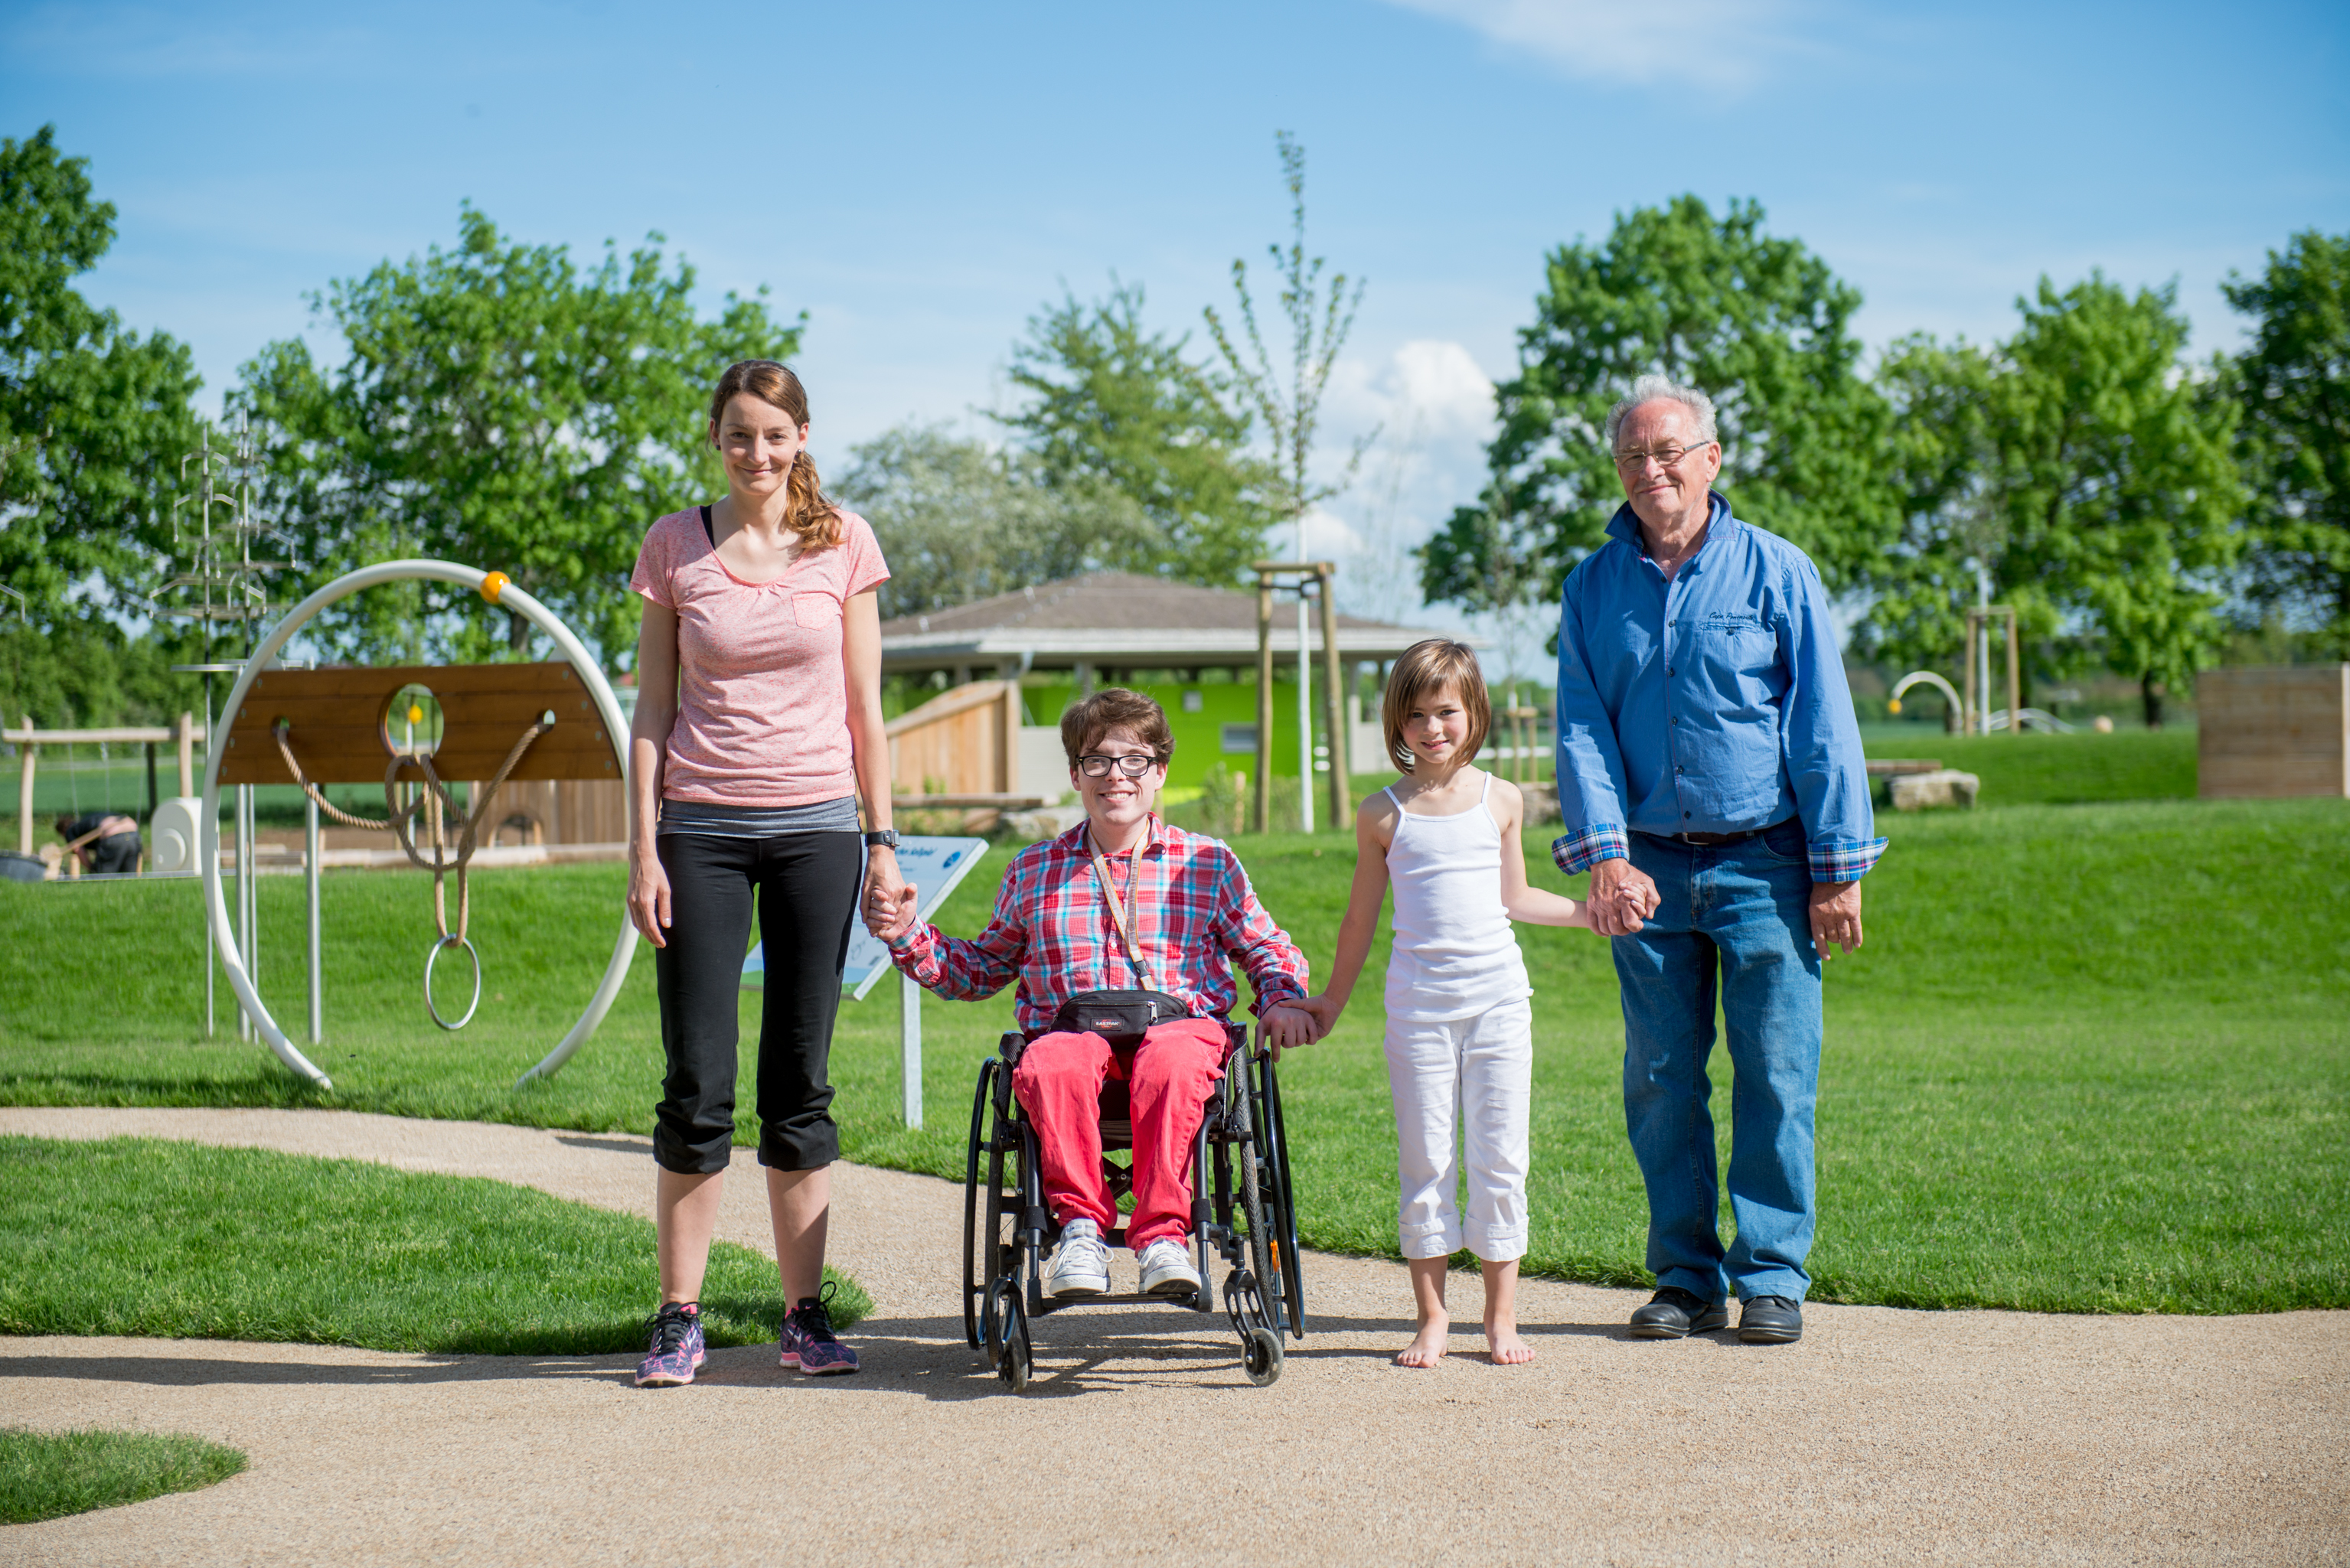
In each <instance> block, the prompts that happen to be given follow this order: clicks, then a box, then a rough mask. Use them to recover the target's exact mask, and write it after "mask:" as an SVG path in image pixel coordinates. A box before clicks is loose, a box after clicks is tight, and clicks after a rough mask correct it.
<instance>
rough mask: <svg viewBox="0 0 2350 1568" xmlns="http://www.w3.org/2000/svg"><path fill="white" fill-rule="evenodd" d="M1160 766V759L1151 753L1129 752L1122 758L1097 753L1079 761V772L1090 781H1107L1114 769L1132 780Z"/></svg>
mask: <svg viewBox="0 0 2350 1568" xmlns="http://www.w3.org/2000/svg"><path fill="white" fill-rule="evenodd" d="M1158 765H1159V759H1158V758H1157V757H1154V756H1152V755H1151V754H1150V753H1149V752H1129V753H1127V754H1126V755H1125V756H1122V757H1109V756H1104V755H1103V754H1102V753H1099V752H1096V753H1094V754H1093V755H1091V756H1088V757H1079V758H1078V759H1077V772H1079V773H1081V774H1085V775H1086V777H1087V778H1089V779H1106V778H1107V777H1109V771H1110V769H1112V768H1116V769H1117V770H1118V772H1120V773H1122V774H1125V775H1126V776H1127V777H1128V778H1130V779H1139V778H1140V777H1141V776H1142V775H1143V774H1147V773H1149V771H1150V770H1151V769H1152V768H1155V767H1157V766H1158Z"/></svg>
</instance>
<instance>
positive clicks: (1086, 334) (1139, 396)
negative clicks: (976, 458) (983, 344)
mask: <svg viewBox="0 0 2350 1568" xmlns="http://www.w3.org/2000/svg"><path fill="white" fill-rule="evenodd" d="M1142 303H1143V290H1142V286H1140V285H1139V284H1116V283H1114V285H1113V287H1112V288H1111V291H1110V294H1109V296H1108V297H1107V299H1102V300H1097V301H1096V302H1094V303H1093V304H1091V305H1081V304H1079V303H1078V301H1077V299H1076V296H1075V295H1068V296H1065V297H1064V298H1063V300H1062V302H1061V303H1060V304H1059V305H1057V306H1051V307H1048V308H1047V309H1046V310H1045V311H1044V312H1043V313H1042V314H1040V315H1037V316H1034V317H1030V318H1029V321H1028V336H1027V337H1026V338H1025V339H1024V341H1022V342H1021V343H1020V344H1018V345H1016V346H1015V347H1014V349H1013V351H1012V380H1013V383H1014V385H1015V386H1017V387H1019V388H1021V389H1023V390H1024V391H1025V392H1027V393H1028V394H1029V396H1030V399H1031V400H1030V401H1029V402H1028V404H1027V405H1026V406H1025V407H1024V408H1022V409H1021V410H1019V411H1018V412H1017V413H1014V414H1012V415H1009V416H1003V417H1001V422H1002V423H1003V424H1004V425H1005V426H1006V427H1007V428H1009V429H1011V430H1012V431H1015V432H1017V434H1018V437H1019V439H1020V440H1021V441H1022V442H1023V444H1024V446H1026V448H1027V449H1028V450H1029V451H1030V452H1033V453H1035V458H1036V461H1037V462H1038V464H1039V465H1041V469H1040V471H1041V472H1042V473H1043V475H1044V476H1045V480H1046V482H1047V483H1052V484H1055V485H1067V486H1071V487H1073V488H1075V489H1077V490H1079V491H1083V492H1087V493H1097V492H1098V491H1099V490H1100V489H1101V488H1102V487H1104V486H1107V487H1109V488H1111V489H1114V490H1117V491H1118V492H1120V493H1123V494H1125V495H1127V496H1128V497H1131V498H1132V500H1133V502H1134V503H1135V504H1137V505H1139V507H1140V508H1141V509H1142V511H1143V513H1144V514H1145V515H1147V516H1148V517H1149V519H1150V521H1151V522H1152V524H1155V525H1156V527H1157V529H1158V532H1159V545H1158V548H1157V552H1156V557H1157V558H1156V559H1155V560H1152V561H1150V562H1149V566H1147V567H1143V568H1139V569H1148V570H1153V571H1158V572H1162V573H1165V574H1166V575H1168V576H1174V577H1179V578H1181V579H1182V580H1184V581H1187V582H1195V583H1202V584H1206V585H1209V586H1211V587H1225V586H1228V585H1230V584H1231V583H1232V582H1233V581H1235V580H1236V579H1237V578H1239V577H1240V576H1241V575H1242V574H1243V572H1244V571H1245V570H1246V569H1247V566H1248V564H1249V563H1250V562H1251V561H1253V560H1255V559H1257V558H1258V557H1259V556H1261V555H1263V549H1264V530H1265V527H1266V525H1267V524H1268V523H1270V522H1271V521H1272V513H1271V511H1270V510H1269V509H1268V507H1267V506H1266V504H1265V501H1264V493H1265V491H1266V489H1267V482H1268V480H1269V478H1270V475H1269V474H1268V472H1266V470H1265V467H1264V465H1263V462H1260V461H1258V460H1257V459H1255V458H1253V457H1251V456H1250V455H1249V454H1248V452H1247V446H1248V440H1249V425H1250V420H1249V416H1248V415H1247V413H1246V412H1245V411H1236V410H1233V409H1232V408H1231V407H1230V406H1229V405H1228V404H1227V403H1226V401H1225V394H1226V392H1227V391H1228V390H1229V387H1228V385H1227V383H1225V382H1224V381H1222V379H1220V378H1218V377H1216V376H1214V375H1212V374H1211V373H1210V372H1209V371H1208V370H1206V369H1202V368H1201V367H1200V366H1198V365H1194V364H1193V363H1191V361H1190V360H1189V359H1187V358H1184V357H1183V347H1184V343H1185V341H1186V340H1185V339H1184V338H1180V337H1178V338H1176V339H1174V340H1173V341H1171V342H1170V340H1169V339H1168V338H1167V337H1165V336H1164V335H1163V334H1159V333H1153V332H1149V331H1148V330H1146V329H1145V328H1144V327H1143V325H1142Z"/></svg>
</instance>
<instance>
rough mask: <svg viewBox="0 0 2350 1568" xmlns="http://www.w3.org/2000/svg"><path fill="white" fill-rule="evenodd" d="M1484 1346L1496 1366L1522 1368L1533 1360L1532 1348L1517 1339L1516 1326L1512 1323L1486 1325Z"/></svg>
mask: <svg viewBox="0 0 2350 1568" xmlns="http://www.w3.org/2000/svg"><path fill="white" fill-rule="evenodd" d="M1485 1346H1486V1348H1487V1349H1488V1350H1490V1351H1491V1352H1492V1357H1493V1365H1494V1366H1523V1365H1525V1364H1526V1363H1527V1362H1529V1361H1532V1360H1533V1359H1534V1346H1533V1345H1528V1344H1527V1343H1526V1342H1525V1341H1524V1340H1523V1339H1520V1338H1519V1337H1518V1325H1517V1324H1513V1323H1510V1324H1492V1323H1489V1324H1486V1325H1485Z"/></svg>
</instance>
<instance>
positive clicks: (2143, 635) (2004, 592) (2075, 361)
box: [1863, 273, 2242, 726]
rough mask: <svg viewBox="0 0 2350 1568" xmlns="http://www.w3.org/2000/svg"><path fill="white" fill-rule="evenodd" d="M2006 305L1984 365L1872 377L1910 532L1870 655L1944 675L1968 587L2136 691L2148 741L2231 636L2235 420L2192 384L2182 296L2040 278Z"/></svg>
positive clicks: (1962, 350)
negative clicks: (2017, 316) (2226, 617)
mask: <svg viewBox="0 0 2350 1568" xmlns="http://www.w3.org/2000/svg"><path fill="white" fill-rule="evenodd" d="M2017 305H2018V308H2019V309H2020V310H2021V311H2022V317H2023V319H2022V325H2021V327H2019V328H2018V330H2017V331H2016V333H2015V335H2014V336H2013V337H2011V338H2009V339H2008V340H2007V341H2006V342H2005V343H2003V344H2002V345H2001V346H2000V347H1999V348H1997V349H1996V350H1995V351H1992V352H1990V353H1984V352H1982V351H1981V350H1977V349H1974V348H1969V347H1967V346H1966V345H1964V344H1958V345H1954V346H1951V347H1949V348H1944V347H1940V346H1938V345H1936V344H1934V343H1933V342H1932V341H1931V340H1930V339H1927V338H1922V337H1918V338H1909V339H1905V340H1904V341H1903V342H1901V343H1899V344H1897V345H1896V346H1895V348H1894V350H1893V352H1892V353H1890V354H1888V355H1887V359H1886V363H1885V365H1884V366H1883V367H1882V369H1881V371H1880V383H1881V385H1883V387H1884V388H1885V389H1886V391H1887V395H1888V397H1889V398H1890V400H1891V401H1892V403H1893V405H1894V406H1895V408H1896V409H1897V410H1898V413H1899V419H1898V424H1897V429H1896V433H1895V435H1894V436H1893V438H1892V439H1891V440H1890V441H1888V443H1887V451H1888V453H1889V454H1890V455H1889V457H1888V461H1887V471H1888V472H1890V473H1891V474H1893V475H1894V477H1895V479H1896V482H1897V483H1898V484H1900V485H1901V487H1902V490H1903V493H1904V498H1905V502H1906V506H1907V519H1906V522H1905V524H1904V531H1903V534H1902V535H1901V537H1900V539H1899V540H1898V544H1897V545H1896V546H1895V547H1894V548H1893V549H1892V550H1890V551H1888V552H1887V554H1886V556H1884V558H1883V559H1882V560H1881V561H1880V563H1879V567H1878V570H1877V572H1876V573H1875V574H1874V576H1873V581H1874V586H1875V587H1877V589H1878V596H1879V597H1877V602H1876V604H1875V605H1874V606H1873V607H1872V609H1871V612H1870V616H1869V618H1868V624H1867V626H1866V627H1865V628H1864V629H1863V643H1864V646H1866V647H1870V648H1871V649H1874V650H1877V651H1889V652H1901V653H1908V654H1910V655H1912V656H1914V657H1918V658H1921V659H1924V660H1925V661H1927V662H1941V661H1942V660H1943V659H1947V658H1948V657H1949V656H1950V654H1951V653H1952V652H1954V651H1955V650H1956V649H1958V647H1959V646H1960V637H1961V630H1960V627H1961V622H1960V616H1961V615H1962V614H1963V610H1964V607H1965V606H1967V605H1969V604H1972V603H1974V602H1975V599H1976V597H1977V590H1976V578H1975V574H1976V572H1977V570H1978V569H1980V570H1981V572H1982V573H1983V574H1984V575H1985V576H1987V577H1988V579H1989V582H1990V587H1991V594H1992V597H1994V598H1995V599H1996V600H1998V601H1999V602H2001V603H2003V604H2012V605H2014V606H2016V607H2017V613H2018V618H2019V626H2020V628H2021V629H2022V631H2023V632H2024V633H2025V634H2026V635H2027V636H2028V637H2032V638H2033V639H2035V640H2038V641H2040V642H2041V643H2042V646H2043V649H2044V650H2045V651H2046V653H2047V654H2048V655H2050V656H2052V658H2053V659H2054V661H2055V662H2058V663H2064V662H2080V661H2083V660H2085V659H2096V660H2098V661H2101V662H2103V663H2105V664H2106V666H2107V667H2108V668H2109V669H2111V670H2114V671H2116V673H2118V674H2122V675H2126V676H2127V677H2129V678H2131V679H2133V680H2137V682H2138V685H2139V690H2140V692H2141V695H2142V700H2143V701H2144V704H2145V711H2146V721H2147V724H2148V725H2150V726H2158V725H2159V724H2160V723H2161V722H2162V710H2163V699H2164V696H2165V693H2166V691H2168V690H2169V689H2170V688H2172V687H2175V686H2178V685H2180V684H2183V683H2185V682H2187V681H2189V680H2192V678H2193V676H2194V672H2195V671H2196V670H2198V669H2200V668H2202V667H2203V666H2204V665H2206V664H2209V663H2210V662H2211V660H2212V659H2213V658H2214V657H2216V655H2217V653H2218V650H2219V649H2220V644H2221V642H2222V640H2223V639H2224V637H2225V635H2226V628H2225V627H2223V626H2222V625H2221V623H2220V618H2219V617H2218V615H2217V613H2216V611H2217V609H2218V607H2219V606H2220V603H2221V601H2222V598H2223V597H2224V594H2223V590H2224V587H2225V586H2226V574H2227V572H2228V570H2229V568H2230V566H2232V564H2233V563H2234V560H2235V558H2236V555H2237V552H2238V549H2239V546H2240V544H2241V537H2240V535H2239V534H2238V531H2237V529H2236V527H2235V518H2236V514H2237V509H2238V507H2239V505H2240V504H2241V496H2242V491H2241V483H2240V482H2239V480H2238V477H2237V472H2236V469H2235V466H2234V463H2233V461H2232V459H2231V456H2230V441H2231V438H2232V435H2233V431H2234V428H2235V420H2236V415H2235V407H2234V404H2233V402H2232V400H2230V399H2228V398H2227V397H2225V396H2224V395H2217V394H2216V391H2215V388H2214V386H2213V384H2212V383H2211V382H2210V380H2209V379H2203V378H2198V377H2197V376H2195V375H2193V374H2191V373H2190V372H2191V367H2189V365H2188V363H2187V361H2186V359H2185V356H2184V351H2185V348H2186V343H2187V323H2186V321H2185V319H2184V318H2183V317H2180V316H2179V315H2178V311H2177V308H2176V305H2177V299H2176V290H2175V289H2174V288H2170V287H2165V288H2161V289H2142V290H2140V291H2138V292H2137V294H2136V295H2131V294H2129V293H2127V292H2126V291H2125V290H2123V289H2122V288H2121V287H2119V286H2116V285H2115V284H2113V283H2111V282H2109V281H2107V280H2106V278H2105V277H2104V276H2103V275H2100V274H2095V273H2093V274H2092V275H2090V276H2089V277H2088V278H2087V279H2085V281H2083V282H2081V283H2078V284H2075V285H2074V286H2072V287H2071V288H2069V289H2065V290H2063V291H2061V292H2060V291H2059V290H2058V289H2057V288H2056V286H2054V284H2052V283H2050V282H2049V281H2048V280H2047V279H2045V278H2043V279H2042V280H2041V282H2040V286H2039V288H2038V290H2037V292H2036V293H2035V294H2034V296H2033V297H2032V298H2030V299H2024V300H2019V301H2018V302H2017Z"/></svg>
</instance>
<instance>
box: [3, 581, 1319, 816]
mask: <svg viewBox="0 0 2350 1568" xmlns="http://www.w3.org/2000/svg"><path fill="white" fill-rule="evenodd" d="M25 722H26V725H27V726H28V727H29V726H30V725H31V723H32V721H31V720H30V719H26V721H25ZM26 765H27V766H30V765H31V764H29V763H27V764H26ZM25 787H26V791H27V792H29V791H30V790H31V788H32V786H31V785H30V784H27V785H26V786H25ZM28 798H29V793H28ZM1256 830H1257V831H1258V832H1259V833H1271V832H1272V831H1273V578H1272V576H1270V575H1269V574H1268V573H1267V572H1266V571H1265V570H1264V569H1263V567H1259V568H1258V569H1257V574H1256Z"/></svg>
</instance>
